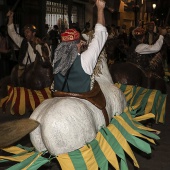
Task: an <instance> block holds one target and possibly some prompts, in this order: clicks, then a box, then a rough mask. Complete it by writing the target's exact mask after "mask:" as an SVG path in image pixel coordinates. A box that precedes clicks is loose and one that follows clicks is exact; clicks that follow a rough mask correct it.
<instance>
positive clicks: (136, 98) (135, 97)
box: [132, 87, 144, 105]
mask: <svg viewBox="0 0 170 170" xmlns="http://www.w3.org/2000/svg"><path fill="white" fill-rule="evenodd" d="M138 88H139V90H138V91H136V93H135V94H134V98H133V101H132V105H135V103H136V102H137V100H138V99H139V96H141V95H142V94H141V93H142V92H143V91H144V88H142V87H141V88H140V87H138Z"/></svg>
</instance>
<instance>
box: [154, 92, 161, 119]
mask: <svg viewBox="0 0 170 170" xmlns="http://www.w3.org/2000/svg"><path fill="white" fill-rule="evenodd" d="M160 95H161V92H160V91H157V92H156V95H155V98H154V103H153V106H154V107H152V113H153V114H154V115H155V116H156V115H157V107H158V106H157V105H158V103H159V98H160Z"/></svg>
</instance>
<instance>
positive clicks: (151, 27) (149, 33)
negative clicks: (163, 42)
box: [144, 21, 159, 45]
mask: <svg viewBox="0 0 170 170" xmlns="http://www.w3.org/2000/svg"><path fill="white" fill-rule="evenodd" d="M158 37H159V34H157V33H156V32H155V23H154V22H153V21H152V22H149V23H148V24H147V27H146V32H145V40H144V43H146V44H149V45H152V44H154V43H155V42H156V40H157V39H158Z"/></svg>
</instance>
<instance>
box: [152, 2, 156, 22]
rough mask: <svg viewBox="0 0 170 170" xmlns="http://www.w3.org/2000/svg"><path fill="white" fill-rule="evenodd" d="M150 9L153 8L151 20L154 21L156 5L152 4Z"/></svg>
mask: <svg viewBox="0 0 170 170" xmlns="http://www.w3.org/2000/svg"><path fill="white" fill-rule="evenodd" d="M152 8H153V20H155V8H156V4H152Z"/></svg>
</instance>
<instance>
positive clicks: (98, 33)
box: [81, 23, 108, 75]
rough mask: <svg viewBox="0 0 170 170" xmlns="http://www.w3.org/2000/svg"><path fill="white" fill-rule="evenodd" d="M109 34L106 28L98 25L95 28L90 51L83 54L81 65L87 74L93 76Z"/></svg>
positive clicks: (89, 47)
mask: <svg viewBox="0 0 170 170" xmlns="http://www.w3.org/2000/svg"><path fill="white" fill-rule="evenodd" d="M107 37H108V33H107V30H106V27H105V26H103V25H102V24H99V23H97V24H96V26H95V33H94V38H93V39H92V41H91V43H90V44H89V46H88V49H87V50H86V51H84V52H83V53H81V65H82V68H83V70H84V71H85V73H87V74H89V75H92V73H93V69H94V67H95V66H96V63H97V59H98V57H99V54H100V52H101V50H102V49H103V46H104V44H105V42H106V40H107Z"/></svg>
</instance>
